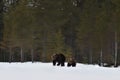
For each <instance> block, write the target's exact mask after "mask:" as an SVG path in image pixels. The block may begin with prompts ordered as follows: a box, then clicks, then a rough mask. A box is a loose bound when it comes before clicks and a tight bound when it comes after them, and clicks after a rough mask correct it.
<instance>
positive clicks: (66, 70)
mask: <svg viewBox="0 0 120 80" xmlns="http://www.w3.org/2000/svg"><path fill="white" fill-rule="evenodd" d="M0 80H120V67H119V68H103V67H99V66H93V65H84V64H77V67H60V66H52V63H30V62H27V63H0Z"/></svg>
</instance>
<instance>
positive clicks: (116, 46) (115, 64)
mask: <svg viewBox="0 0 120 80" xmlns="http://www.w3.org/2000/svg"><path fill="white" fill-rule="evenodd" d="M117 50H118V42H117V32H115V60H114V66H117V55H118V54H117V53H118V51H117Z"/></svg>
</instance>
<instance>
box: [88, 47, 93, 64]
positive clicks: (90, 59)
mask: <svg viewBox="0 0 120 80" xmlns="http://www.w3.org/2000/svg"><path fill="white" fill-rule="evenodd" d="M89 54H90V55H89V62H90V64H92V62H93V57H92V56H93V52H92V48H90V53H89Z"/></svg>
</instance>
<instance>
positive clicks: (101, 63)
mask: <svg viewBox="0 0 120 80" xmlns="http://www.w3.org/2000/svg"><path fill="white" fill-rule="evenodd" d="M99 64H100V66H103V50H102V48H101V50H100V62H99Z"/></svg>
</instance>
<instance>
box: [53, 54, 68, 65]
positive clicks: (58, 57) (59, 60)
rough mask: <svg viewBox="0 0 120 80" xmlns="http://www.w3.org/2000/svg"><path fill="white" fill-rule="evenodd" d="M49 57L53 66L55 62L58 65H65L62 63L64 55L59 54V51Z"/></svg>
mask: <svg viewBox="0 0 120 80" xmlns="http://www.w3.org/2000/svg"><path fill="white" fill-rule="evenodd" d="M51 57H52V62H53V66H55V65H56V63H57V66H59V65H61V66H65V64H64V63H65V59H66V57H65V56H64V55H63V54H61V53H59V54H53V55H52V56H51Z"/></svg>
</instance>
